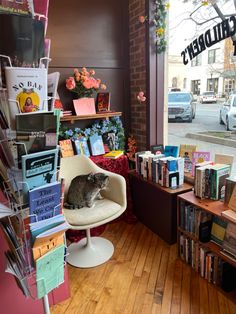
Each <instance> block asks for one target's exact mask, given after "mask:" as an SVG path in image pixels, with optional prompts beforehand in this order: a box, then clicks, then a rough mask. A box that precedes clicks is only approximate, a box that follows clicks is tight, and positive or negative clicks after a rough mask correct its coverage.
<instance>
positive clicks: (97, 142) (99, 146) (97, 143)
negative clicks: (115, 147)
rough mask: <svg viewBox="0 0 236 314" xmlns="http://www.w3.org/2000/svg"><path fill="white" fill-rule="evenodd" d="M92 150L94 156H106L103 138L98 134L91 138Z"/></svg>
mask: <svg viewBox="0 0 236 314" xmlns="http://www.w3.org/2000/svg"><path fill="white" fill-rule="evenodd" d="M89 142H90V148H91V152H92V155H93V156H98V155H104V154H105V150H104V145H103V140H102V136H101V135H98V134H94V135H92V136H90V137H89Z"/></svg>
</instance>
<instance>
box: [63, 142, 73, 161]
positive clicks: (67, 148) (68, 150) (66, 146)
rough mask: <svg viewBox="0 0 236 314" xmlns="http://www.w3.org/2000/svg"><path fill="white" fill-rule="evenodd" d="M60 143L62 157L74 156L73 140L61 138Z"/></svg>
mask: <svg viewBox="0 0 236 314" xmlns="http://www.w3.org/2000/svg"><path fill="white" fill-rule="evenodd" d="M59 145H60V149H61V156H62V157H71V156H74V149H73V146H72V142H71V140H61V141H59Z"/></svg>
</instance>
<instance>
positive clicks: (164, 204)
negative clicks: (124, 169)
mask: <svg viewBox="0 0 236 314" xmlns="http://www.w3.org/2000/svg"><path fill="white" fill-rule="evenodd" d="M129 182H130V189H131V196H132V203H133V212H134V214H135V215H136V216H137V218H138V219H139V220H140V221H141V222H142V223H143V224H144V225H146V226H147V227H148V228H149V229H151V230H152V231H153V232H154V233H156V234H157V235H158V236H160V237H161V238H162V239H163V240H164V241H166V242H167V243H168V244H174V243H176V234H177V231H176V226H177V195H179V194H180V193H185V192H187V191H191V190H192V185H191V184H188V183H184V184H183V185H181V186H180V187H178V188H176V189H171V188H166V187H162V186H161V185H160V184H158V183H154V182H152V181H151V180H148V179H144V178H143V177H142V176H140V175H139V174H138V173H137V172H136V171H135V170H130V171H129Z"/></svg>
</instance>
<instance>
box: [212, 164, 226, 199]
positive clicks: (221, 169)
mask: <svg viewBox="0 0 236 314" xmlns="http://www.w3.org/2000/svg"><path fill="white" fill-rule="evenodd" d="M229 175H230V165H226V164H215V165H213V166H212V167H211V174H210V182H211V199H213V200H218V199H223V198H224V194H225V184H226V183H225V180H226V178H227V177H229Z"/></svg>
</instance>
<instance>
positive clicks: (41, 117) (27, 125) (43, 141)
mask: <svg viewBox="0 0 236 314" xmlns="http://www.w3.org/2000/svg"><path fill="white" fill-rule="evenodd" d="M57 130H58V119H57V116H56V115H55V114H54V112H53V111H50V112H35V113H26V114H17V115H16V140H17V142H18V143H19V144H18V145H17V153H18V166H19V168H21V157H22V155H25V154H31V153H36V152H40V151H44V150H49V149H54V148H56V147H57V140H58V136H57ZM21 143H22V145H20V144H21Z"/></svg>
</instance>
